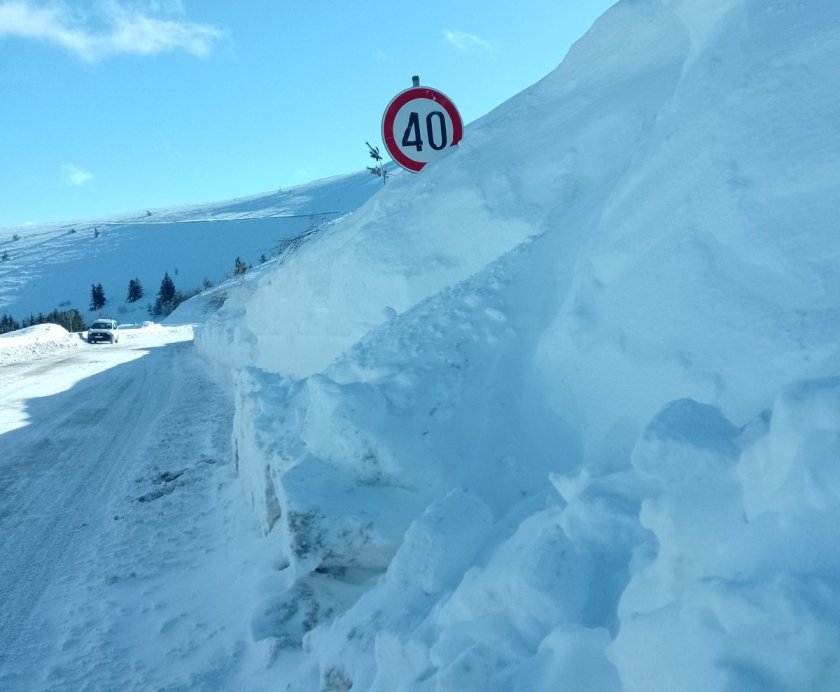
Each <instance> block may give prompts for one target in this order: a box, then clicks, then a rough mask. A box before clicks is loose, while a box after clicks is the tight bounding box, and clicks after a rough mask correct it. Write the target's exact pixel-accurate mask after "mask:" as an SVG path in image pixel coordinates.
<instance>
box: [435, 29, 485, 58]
mask: <svg viewBox="0 0 840 692" xmlns="http://www.w3.org/2000/svg"><path fill="white" fill-rule="evenodd" d="M443 40H444V41H446V42H447V43H448V44H450V45H451V46H454V47H455V49H456V50H458V51H460V52H461V53H467V52H469V51H471V50H473V49H475V48H480V49H483V50H493V47H492V46H491V45H490V43H489V42H488V41H485V40H484V39H483V38H481V37H479V36H476V35H475V34H468V33H467V32H466V31H457V30H452V29H444V30H443Z"/></svg>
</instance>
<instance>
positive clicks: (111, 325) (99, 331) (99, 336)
mask: <svg viewBox="0 0 840 692" xmlns="http://www.w3.org/2000/svg"><path fill="white" fill-rule="evenodd" d="M117 328H118V327H117V323H116V320H96V321H95V322H94V323H93V324H92V325H90V328H89V329H88V333H87V340H88V343H89V344H93V343H95V342H97V341H110V342H111V343H112V344H115V343H117V342H118V341H119V340H120V337H119V335H118V334H117Z"/></svg>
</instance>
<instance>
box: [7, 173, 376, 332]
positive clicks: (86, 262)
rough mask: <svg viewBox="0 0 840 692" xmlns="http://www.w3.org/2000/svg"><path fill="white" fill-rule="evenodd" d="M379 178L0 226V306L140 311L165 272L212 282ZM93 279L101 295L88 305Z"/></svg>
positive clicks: (197, 283)
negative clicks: (132, 285)
mask: <svg viewBox="0 0 840 692" xmlns="http://www.w3.org/2000/svg"><path fill="white" fill-rule="evenodd" d="M378 186H381V182H378V180H377V179H375V178H374V177H373V176H371V175H370V174H368V173H367V172H365V173H359V174H355V175H350V176H338V177H335V178H328V179H326V180H320V181H316V182H314V183H310V184H308V185H303V186H299V187H295V188H289V189H287V190H280V191H278V192H275V193H271V194H264V195H257V196H254V197H249V198H245V199H238V200H233V201H229V202H221V203H216V204H205V205H198V206H190V207H182V208H177V209H166V210H157V209H156V210H149V211H148V212H146V211H144V212H142V213H138V214H134V215H131V216H126V217H125V218H120V219H100V220H96V221H82V222H78V223H72V224H70V223H68V224H61V225H53V226H23V227H21V228H7V229H0V255H3V256H4V258H5V259H4V260H3V261H2V262H0V314H11V315H12V316H13V317H14V318H15V319H17V320H21V319H23V318H26V317H28V316H29V315H30V313H34V314H38V313H39V312H40V313H49V312H51V311H52V310H54V309H67V308H71V307H73V308H76V309H78V310H79V311H80V312H82V313H83V314H84V315H86V316H87V317H88V318H93V317H96V316H97V315H100V314H102V315H107V316H110V317H113V318H115V319H118V320H119V321H121V322H132V321H141V320H143V319H148V313H147V311H146V308H147V306H148V305H149V304H151V303H154V300H155V296H156V294H157V291H158V288H159V287H160V282H161V279H162V278H163V276H164V273H166V272H168V273H169V275H170V277H171V278H172V279H173V281H174V282H175V285H176V288H177V289H178V290H180V291H184V292H186V291H192V290H195V289H200V288H202V285H203V283H204V280H205V279H208V280H209V281H210V282H212V283H214V284H215V283H219V282H220V281H223V280H224V279H225V278H226V277H227V276H228V275H229V274H230V272H231V271H232V269H233V266H234V260H235V259H236V258H237V257H240V258H241V259H242V260H244V261H245V262H247V263H248V264H250V265H257V264H258V263H259V261H260V258H261V256H263V255H264V256H265V257H266V258H270V257H272V255H273V254H274V252H275V250H276V248H277V246H278V245H279V244H281V243H282V242H283V241H285V240H287V239H289V238H292V237H295V236H297V235H300V234H301V233H303V232H305V231H306V230H307V229H308V228H310V227H313V226H317V227H320V226H322V225H323V224H325V223H328V222H329V221H333V220H335V219H337V218H340V217H341V216H343V215H345V214H347V213H349V212H352V211H353V210H354V209H356V208H357V207H358V206H359V205H360V204H361V203H362V202H364V201H365V200H366V199H367V198H368V197H370V195H372V194H373V193H374V192H376V191H377V189H378ZM131 279H140V283H141V285H142V286H143V288H144V291H145V296H144V298H143V299H141V300H140V301H138V302H136V303H127V302H126V296H127V293H128V282H129V281H130V280H131ZM99 283H101V284H102V286H103V288H104V290H105V296H106V298H107V299H108V303H107V304H106V306H105V308H104V310H102V311H101V312H100V311H97V312H91V311H89V310H88V306H89V303H90V297H91V295H90V294H91V285H92V284H99Z"/></svg>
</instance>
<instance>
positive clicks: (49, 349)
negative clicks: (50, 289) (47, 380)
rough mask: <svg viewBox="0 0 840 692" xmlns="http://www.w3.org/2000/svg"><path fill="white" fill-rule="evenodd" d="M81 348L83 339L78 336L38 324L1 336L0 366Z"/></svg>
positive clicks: (48, 325)
mask: <svg viewBox="0 0 840 692" xmlns="http://www.w3.org/2000/svg"><path fill="white" fill-rule="evenodd" d="M79 346H81V339H80V338H79V335H78V334H71V333H70V332H68V331H67V330H66V329H64V328H63V327H59V326H58V325H57V324H36V325H35V326H33V327H27V328H26V329H18V330H17V331H14V332H8V333H7V334H0V365H8V364H10V363H19V362H21V361H27V360H33V359H35V358H40V357H42V356H47V355H52V354H54V353H63V352H65V351H72V350H73V349H76V348H78V347H79Z"/></svg>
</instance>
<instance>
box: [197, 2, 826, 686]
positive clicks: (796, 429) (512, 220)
mask: <svg viewBox="0 0 840 692" xmlns="http://www.w3.org/2000/svg"><path fill="white" fill-rule="evenodd" d="M837 64H840V5H838V4H837V3H835V2H833V1H831V0H808V1H805V2H798V3H791V2H782V1H771V2H757V1H755V2H753V1H751V0H713V1H709V2H701V1H700V0H671V1H667V0H661V1H660V0H622V1H621V2H618V3H617V4H616V5H615V6H614V7H613V8H612V9H611V10H609V11H608V12H607V13H606V14H605V15H604V16H603V17H602V18H601V19H599V21H598V22H596V24H595V25H594V27H593V28H592V29H591V30H590V32H589V33H588V34H587V35H586V36H585V37H584V38H583V39H581V40H580V41H579V42H578V43H577V44H576V45H575V46H574V47H573V49H572V50H571V51H570V53H569V55H568V56H567V57H566V59H565V60H564V61H563V63H562V64H561V65H560V67H559V68H558V69H557V70H556V71H555V72H553V73H552V74H551V75H549V76H548V77H546V78H545V79H544V80H543V81H541V82H540V83H538V84H537V85H535V86H534V87H532V88H531V89H528V90H526V91H525V92H523V93H522V94H519V95H517V96H516V97H514V98H513V99H511V100H510V101H508V102H507V103H505V104H503V105H502V106H500V107H499V108H498V109H496V110H495V111H493V112H492V113H490V114H489V115H487V116H486V117H485V118H483V119H481V120H480V121H478V122H476V123H473V124H472V125H471V126H469V127H468V128H467V130H466V134H465V137H464V140H463V143H462V144H461V145H460V146H459V147H458V149H457V150H455V151H452V152H451V153H450V154H449V155H447V156H446V157H445V158H444V159H443V160H441V161H440V162H437V163H435V164H434V165H432V166H428V167H427V168H426V169H425V170H424V171H423V172H422V173H421V174H419V175H417V176H415V177H408V176H404V177H402V178H401V179H397V180H394V181H393V182H392V183H391V184H389V185H388V186H387V187H385V188H384V189H383V190H382V191H381V192H380V193H378V194H377V195H376V196H375V197H374V198H373V199H371V200H370V201H369V202H368V203H367V204H365V205H364V206H363V207H362V208H361V209H359V210H358V211H357V212H356V213H354V214H352V215H351V216H350V217H348V218H347V219H344V220H343V221H342V222H341V223H338V224H335V225H333V226H330V227H329V228H327V229H325V230H324V231H323V232H322V233H321V234H320V235H319V236H315V237H313V238H311V239H310V240H309V241H308V242H307V243H304V244H302V245H301V247H299V248H298V249H297V250H296V251H295V252H294V253H291V254H289V255H288V256H287V257H286V258H285V260H284V261H283V262H282V263H281V264H280V265H279V266H278V267H277V269H276V270H275V271H273V272H270V273H266V274H265V275H264V276H262V277H261V278H260V279H259V280H258V281H257V282H256V283H257V285H256V286H255V287H254V289H253V291H250V292H248V293H247V294H245V293H243V294H242V296H241V297H239V298H237V297H232V298H231V300H230V301H229V303H228V305H227V306H226V307H225V308H224V309H223V310H221V311H220V312H219V313H218V314H217V315H216V317H215V318H214V319H213V320H212V321H211V322H209V323H208V324H206V325H205V326H204V327H203V329H202V330H201V332H200V334H199V345H200V347H201V348H202V349H203V351H204V352H205V353H206V354H207V356H208V357H209V358H211V359H213V360H214V361H215V362H216V363H218V364H220V365H222V366H223V367H224V368H225V369H226V370H227V372H228V373H229V377H230V379H231V382H232V383H233V391H234V396H235V397H236V401H237V413H236V421H235V430H234V438H235V446H236V449H237V456H238V464H239V469H240V472H241V474H242V476H243V477H244V478H245V479H247V483H248V487H249V491H250V494H251V499H252V501H253V503H254V505H255V507H256V509H257V511H258V512H259V514H260V516H261V517H262V519H263V522H264V527H265V530H266V532H268V533H270V535H271V536H273V537H275V538H276V540H277V542H276V543H274V544H273V545H276V546H277V547H276V550H277V551H278V562H279V564H280V566H281V567H282V568H283V569H282V570H281V574H282V578H281V579H280V580H279V581H278V587H277V590H276V593H274V594H272V596H271V597H269V598H267V600H266V602H265V603H264V604H263V606H261V607H260V608H258V612H257V613H256V614H255V620H254V622H255V624H254V634H255V638H257V639H259V640H261V641H265V642H270V643H271V646H273V647H274V648H273V649H272V650H273V651H274V655H275V656H279V657H280V658H281V659H282V662H283V665H282V666H280V668H282V671H284V672H281V671H280V670H279V671H278V675H281V676H283V675H285V676H286V678H285V679H286V680H291V681H292V683H291V684H292V685H293V686H295V685H297V686H298V687H299V688H300V689H307V685H314V686H316V687H317V685H319V684H320V685H321V686H322V687H324V688H328V689H350V688H351V686H352V689H357V688H358V689H379V690H394V689H453V690H455V689H458V690H465V689H482V690H487V689H535V690H537V689H545V690H549V689H550V690H556V689H563V685H566V686H567V687H568V689H589V690H618V689H626V690H644V691H645V692H650V691H651V690H674V689H680V690H698V691H700V690H710V689H722V690H723V689H725V690H732V691H734V690H746V689H780V690H781V689H811V690H817V689H822V690H829V689H836V686H837V685H838V684H840V664H838V657H837V654H836V651H837V650H838V647H837V645H838V643H840V635H838V631H840V630H838V627H837V625H838V620H837V618H836V617H835V615H832V613H837V612H840V594H838V587H837V584H838V583H840V555H838V551H837V550H836V549H835V548H832V547H831V542H830V541H829V540H828V537H829V536H830V535H831V526H832V522H833V521H834V519H835V518H836V517H837V516H838V514H840V503H839V502H838V497H840V471H838V469H837V464H836V460H837V453H838V452H840V447H838V441H837V440H838V439H840V437H839V436H840V423H838V421H840V382H838V380H837V379H835V378H836V376H837V373H838V340H837V333H838V326H839V325H840V299H838V296H840V272H838V271H837V270H836V267H837V263H838V254H840V240H838V237H837V228H838V220H840V213H838V210H837V205H836V200H837V199H840V156H838V155H839V154H840V130H838V128H837V126H836V123H837V122H840V96H838V91H837V89H836V88H835V87H836V65H837ZM803 544H805V545H807V547H803ZM786 550H787V551H790V554H791V555H792V557H791V560H792V562H791V564H785V563H784V562H783V561H781V560H780V559H779V558H778V553H779V551H786ZM290 613H292V614H291V615H290ZM798 637H799V638H798ZM330 686H332V687H330ZM316 687H311V688H312V689H314V688H316Z"/></svg>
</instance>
